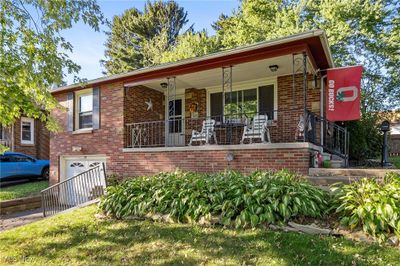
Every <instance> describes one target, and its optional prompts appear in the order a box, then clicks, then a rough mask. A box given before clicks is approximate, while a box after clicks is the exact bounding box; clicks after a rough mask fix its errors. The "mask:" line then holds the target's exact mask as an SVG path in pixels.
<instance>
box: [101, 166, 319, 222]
mask: <svg viewBox="0 0 400 266" xmlns="http://www.w3.org/2000/svg"><path fill="white" fill-rule="evenodd" d="M326 197H327V194H326V192H324V191H322V190H320V189H318V188H316V187H314V186H312V185H311V184H309V183H308V182H307V181H305V180H303V179H301V178H300V177H298V176H296V175H294V174H292V173H289V172H287V171H280V172H277V173H270V172H255V173H253V174H251V175H249V176H244V175H242V174H240V173H238V172H232V171H227V172H224V173H219V174H215V175H205V174H198V173H190V172H175V173H162V174H159V175H156V176H152V177H142V178H137V179H132V180H129V181H127V182H126V183H124V184H121V185H117V186H114V187H110V188H109V189H108V191H107V195H106V196H105V197H104V198H103V199H102V202H101V204H100V206H101V209H102V210H103V211H104V212H105V213H107V214H109V215H114V216H115V217H117V218H121V217H125V216H129V215H135V216H145V215H148V214H164V215H165V214H168V215H170V217H171V218H173V219H175V220H176V221H180V222H193V221H198V220H199V219H200V218H201V217H204V218H208V219H210V218H211V217H212V216H219V217H220V219H221V221H222V223H224V224H225V225H235V226H236V227H249V226H250V227H255V226H257V225H259V224H262V223H282V222H286V221H288V220H289V219H290V218H293V217H296V216H309V217H319V216H321V215H323V213H324V211H325V210H326V209H327V201H326Z"/></svg>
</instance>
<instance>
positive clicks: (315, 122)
mask: <svg viewBox="0 0 400 266" xmlns="http://www.w3.org/2000/svg"><path fill="white" fill-rule="evenodd" d="M312 62H313V59H312V58H311V59H310V58H309V56H307V54H305V53H299V54H290V55H285V56H279V57H274V58H268V59H262V60H257V61H252V62H247V63H241V64H236V65H234V66H228V67H222V68H214V69H210V70H203V71H197V72H194V73H189V74H183V75H177V76H173V77H165V78H158V79H152V80H148V81H140V82H127V83H125V84H124V87H125V95H124V122H125V128H124V152H146V151H147V152H152V151H154V152H161V151H165V152H166V151H191V152H193V151H201V150H207V151H210V150H215V151H219V150H226V149H228V150H230V149H237V150H246V149H247V150H252V149H253V148H254V147H255V146H260V147H263V149H268V150H271V149H274V148H278V147H279V145H278V144H283V145H289V146H290V147H291V149H293V148H296V147H298V145H303V144H304V145H313V148H312V149H313V150H320V151H321V152H322V151H323V150H324V149H325V151H327V152H330V153H332V154H337V155H339V156H341V157H342V158H346V156H347V151H348V134H347V131H346V130H345V129H344V128H342V127H340V126H339V125H337V124H335V123H332V122H330V121H327V120H326V119H325V118H324V117H323V114H324V112H323V111H321V110H323V108H324V107H323V104H321V102H323V95H322V94H321V90H322V88H321V83H320V80H319V78H318V75H319V74H318V73H317V72H316V69H315V67H314V66H313V63H312ZM262 119H264V120H265V121H264V122H265V123H264V122H263V120H262ZM256 121H258V122H256ZM260 121H261V122H260ZM257 123H258V124H257ZM260 123H262V125H260ZM256 124H257V125H256ZM289 146H287V147H289ZM184 147H186V148H184ZM308 157H310V155H309V156H308ZM307 165H309V160H308V163H307Z"/></svg>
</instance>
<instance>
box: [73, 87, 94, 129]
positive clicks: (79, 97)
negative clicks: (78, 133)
mask: <svg viewBox="0 0 400 266" xmlns="http://www.w3.org/2000/svg"><path fill="white" fill-rule="evenodd" d="M76 110H77V112H76V127H77V129H85V128H92V127H93V92H92V90H91V89H90V90H85V91H83V92H78V93H77V94H76Z"/></svg>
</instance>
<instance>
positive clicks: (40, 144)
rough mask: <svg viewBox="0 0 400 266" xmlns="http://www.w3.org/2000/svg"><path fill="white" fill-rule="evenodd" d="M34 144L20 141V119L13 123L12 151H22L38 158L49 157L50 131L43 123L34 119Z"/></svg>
mask: <svg viewBox="0 0 400 266" xmlns="http://www.w3.org/2000/svg"><path fill="white" fill-rule="evenodd" d="M34 131H35V132H34V144H22V143H21V120H20V119H18V120H17V121H16V122H15V123H14V151H15V152H22V153H25V154H28V155H31V156H33V157H36V158H38V159H43V160H48V159H49V142H50V140H49V137H50V133H49V131H48V130H47V128H46V127H45V125H44V124H43V123H42V122H41V121H39V120H35V121H34Z"/></svg>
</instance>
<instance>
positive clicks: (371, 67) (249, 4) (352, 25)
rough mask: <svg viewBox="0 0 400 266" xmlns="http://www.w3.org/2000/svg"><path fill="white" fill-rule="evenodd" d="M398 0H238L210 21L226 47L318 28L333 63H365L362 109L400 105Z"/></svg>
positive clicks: (399, 10) (337, 64) (399, 20)
mask: <svg viewBox="0 0 400 266" xmlns="http://www.w3.org/2000/svg"><path fill="white" fill-rule="evenodd" d="M399 13H400V2H398V1H396V0H381V1H377V0H344V1H336V0H309V1H303V0H297V1H296V0H293V1H286V0H277V1H267V0H243V1H241V5H240V6H239V8H238V9H237V10H235V11H234V12H233V13H232V14H231V15H229V16H226V15H223V16H221V17H220V18H219V20H218V21H217V22H216V23H214V28H215V29H216V31H217V37H218V39H219V40H220V41H221V45H222V46H223V47H226V48H231V47H236V46H239V45H244V44H250V43H254V42H258V41H263V40H268V39H273V38H278V37H283V36H287V35H290V34H295V33H298V32H302V31H306V30H311V29H323V30H325V31H326V34H327V37H328V40H329V43H330V45H331V49H332V53H333V57H334V61H335V64H336V66H346V65H355V64H362V65H363V66H364V78H363V82H364V83H363V101H364V104H363V106H364V111H374V110H380V109H384V108H390V107H394V106H396V105H397V106H399V105H400V74H399V73H400V72H399V69H400V34H399V33H400V18H399Z"/></svg>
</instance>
